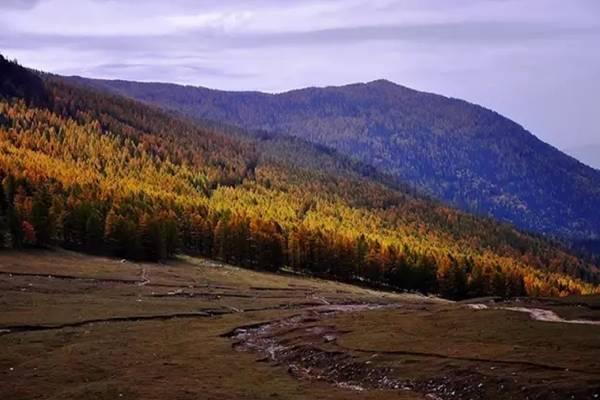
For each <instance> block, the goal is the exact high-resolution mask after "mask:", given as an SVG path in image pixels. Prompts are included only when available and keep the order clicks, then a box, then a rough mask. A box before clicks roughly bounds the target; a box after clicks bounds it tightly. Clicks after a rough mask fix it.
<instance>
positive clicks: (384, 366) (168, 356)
mask: <svg viewBox="0 0 600 400" xmlns="http://www.w3.org/2000/svg"><path fill="white" fill-rule="evenodd" d="M599 303H600V301H598V299H597V298H572V299H567V300H555V299H543V300H527V301H525V300H521V301H513V302H500V303H499V302H494V301H492V299H482V300H480V301H476V302H471V304H457V303H450V302H446V301H442V300H437V299H432V298H427V297H423V296H418V295H400V294H390V293H381V292H377V291H372V290H367V289H362V288H357V287H353V286H350V285H344V284H340V283H334V282H327V281H322V280H317V279H307V278H301V277H293V276H286V275H277V274H266V273H258V272H252V271H247V270H243V269H238V268H233V267H229V266H224V265H221V264H218V263H215V262H211V261H206V260H198V259H189V258H188V259H182V260H179V261H177V262H172V263H169V265H158V264H135V263H130V262H120V261H119V260H113V259H105V258H100V257H89V256H83V255H79V254H76V253H69V252H62V251H61V252H43V253H42V252H27V253H18V252H5V253H0V349H1V352H0V398H3V399H4V398H7V399H82V398H94V399H116V398H123V399H424V398H430V399H436V398H439V399H496V398H497V399H526V398H529V399H569V398H574V399H588V398H589V399H597V398H600V397H599V396H600V326H599V325H593V324H587V323H565V322H560V321H552V322H549V321H536V320H534V319H533V318H534V315H532V314H531V313H529V312H522V311H518V310H509V309H505V308H514V309H516V308H525V309H540V310H546V311H548V312H553V313H555V314H556V315H557V316H559V317H560V318H562V319H568V320H582V321H598V320H600V310H599V308H598V306H599V305H600V304H599ZM474 304H475V305H476V306H473V305H474Z"/></svg>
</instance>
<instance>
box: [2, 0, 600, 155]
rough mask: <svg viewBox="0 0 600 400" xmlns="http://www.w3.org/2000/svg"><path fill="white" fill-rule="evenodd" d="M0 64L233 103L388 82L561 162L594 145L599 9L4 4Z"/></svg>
mask: <svg viewBox="0 0 600 400" xmlns="http://www.w3.org/2000/svg"><path fill="white" fill-rule="evenodd" d="M0 52H1V53H4V55H6V56H8V57H9V58H11V59H12V58H16V59H17V60H18V61H19V62H20V63H22V64H24V65H26V66H29V67H34V68H37V69H42V70H46V71H51V72H55V73H59V74H68V75H83V76H89V77H98V78H121V79H131V80H142V81H161V82H176V83H183V84H191V85H200V86H207V87H211V88H219V89H231V90H262V91H268V92H279V91H284V90H288V89H293V88H299V87H305V86H325V85H340V84H346V83H351V82H357V81H370V80H374V79H379V78H386V79H389V80H392V81H395V82H397V83H400V84H403V85H406V86H409V87H413V88H415V89H419V90H424V91H430V92H435V93H440V94H445V95H448V96H454V97H460V98H464V99H466V100H469V101H473V102H476V103H479V104H482V105H484V106H486V107H489V108H492V109H494V110H496V111H498V112H500V113H502V114H504V115H507V116H508V117H510V118H512V119H514V120H516V121H517V122H519V123H521V124H522V125H524V126H525V127H526V128H528V129H529V130H531V131H532V132H533V133H534V134H536V135H537V136H538V137H540V138H542V139H543V140H545V141H547V142H549V143H551V144H553V145H555V146H557V147H559V148H562V149H566V148H573V147H580V146H585V145H588V144H592V143H600V1H597V0H453V1H448V0H438V1H436V0H330V1H326V0H320V1H317V0H305V1H292V0H229V1H228V0H220V1H219V0H207V1H202V0H197V1H193V0H168V1H165V0H143V1H142V0H0Z"/></svg>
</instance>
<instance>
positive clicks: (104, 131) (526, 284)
mask: <svg viewBox="0 0 600 400" xmlns="http://www.w3.org/2000/svg"><path fill="white" fill-rule="evenodd" d="M0 98H1V100H0V181H1V182H2V184H1V185H0V240H1V244H2V246H3V247H13V248H24V247H53V246H60V247H65V248H68V249H76V250H80V251H84V252H89V253H93V254H106V255H114V256H117V257H122V258H127V259H132V260H149V261H160V260H166V259H168V258H169V257H172V256H174V255H175V254H178V253H189V254H197V255H203V256H206V257H210V258H216V259H219V260H223V261H226V262H228V263H232V264H235V265H239V266H243V267H247V268H253V269H264V270H269V271H280V270H286V271H289V270H293V271H296V272H300V273H307V274H312V275H316V276H322V277H327V278H332V279H337V280H341V281H347V282H362V283H364V284H367V285H373V286H381V287H388V288H393V289H407V290H418V291H422V292H426V293H440V294H441V295H443V296H445V297H448V298H454V299H460V298H466V297H476V296H485V295H496V296H523V295H530V296H556V295H568V294H578V293H581V294H588V293H598V292H599V289H598V283H599V282H600V272H599V269H598V267H597V266H596V265H593V263H591V262H590V261H587V260H585V259H582V258H580V257H578V256H576V255H574V254H572V253H571V252H569V251H568V250H567V249H566V248H564V247H563V246H561V245H560V244H558V243H555V242H552V241H549V240H547V239H545V238H543V237H538V236H532V235H529V234H526V233H524V232H521V231H519V230H517V229H515V228H514V227H512V226H510V225H508V224H503V223H499V222H496V221H494V220H491V219H488V218H482V217H476V216H472V215H469V214H466V213H464V212H462V211H458V210H456V209H454V208H450V207H448V206H445V205H443V204H441V203H439V202H437V201H435V200H433V199H430V198H427V197H425V196H422V195H420V194H418V193H415V192H414V191H412V190H409V189H407V188H406V187H403V186H402V185H398V184H397V183H394V182H393V181H392V180H389V179H387V178H386V176H385V175H382V174H379V173H378V172H377V171H374V170H372V169H369V168H367V167H365V166H363V165H360V164H359V163H357V162H355V161H352V160H349V159H347V158H345V157H344V156H342V155H339V154H337V153H336V152H335V151H331V150H329V149H325V148H320V147H318V146H315V145H311V144H309V143H307V142H304V141H302V140H299V139H293V138H286V137H282V136H278V137H270V136H269V135H264V136H260V135H249V134H248V135H246V134H244V133H243V132H239V131H235V132H233V131H234V130H233V129H229V128H228V127H226V126H220V125H219V124H208V123H206V124H202V123H199V122H197V121H190V120H186V119H185V118H184V117H181V116H178V115H174V114H168V113H166V112H164V111H160V110H158V109H156V108H154V107H152V106H148V105H144V104H142V103H139V102H136V101H134V100H131V99H127V98H124V97H120V96H117V95H112V94H107V93H103V92H101V91H96V90H93V89H90V88H84V87H80V86H77V85H76V84H74V83H70V82H67V81H65V80H63V79H61V78H59V77H54V76H50V75H46V74H42V73H37V72H32V71H30V70H26V69H24V68H23V67H21V66H19V65H17V64H16V63H13V62H10V61H7V60H5V59H3V58H1V59H0Z"/></svg>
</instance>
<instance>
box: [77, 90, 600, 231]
mask: <svg viewBox="0 0 600 400" xmlns="http://www.w3.org/2000/svg"><path fill="white" fill-rule="evenodd" d="M71 79H72V80H75V81H78V82H79V83H83V84H86V85H91V86H94V87H97V88H103V89H107V90H111V91H113V92H117V93H120V94H124V95H127V96H130V97H133V98H136V99H139V100H142V101H145V102H148V103H152V104H155V105H159V106H162V107H164V108H166V109H169V110H175V111H178V112H181V113H183V114H185V115H187V116H191V117H194V118H199V119H211V120H218V121H223V122H226V123H230V124H235V125H237V126H240V127H243V128H246V129H256V130H265V131H269V132H272V133H275V134H284V135H292V136H297V137H301V138H304V139H307V140H309V141H312V142H314V143H319V144H322V145H325V146H329V147H331V148H334V149H337V150H338V151H339V152H341V153H343V154H346V155H349V156H351V157H355V158H356V159H358V160H360V161H362V162H365V163H368V164H370V165H372V166H374V167H376V168H377V169H380V170H382V171H385V172H387V173H390V174H393V175H394V176H396V177H397V178H399V179H400V180H402V181H405V182H407V183H409V184H411V185H414V186H416V187H418V188H420V189H421V190H424V191H425V192H427V193H429V194H431V195H434V196H436V197H438V198H440V199H442V200H445V201H447V202H450V203H451V204H455V205H457V206H459V207H461V208H463V209H465V210H468V211H471V212H476V213H481V214H487V215H491V216H493V217H495V218H498V219H501V220H505V221H510V222H512V223H514V224H516V225H517V226H519V227H521V228H524V229H527V230H530V231H535V232H541V233H544V234H551V235H558V236H562V237H568V238H577V239H581V238H589V237H594V236H599V235H600V213H599V212H598V210H599V209H600V171H597V170H594V169H592V168H590V167H588V166H586V165H584V164H582V163H580V162H578V161H577V160H575V159H573V158H571V157H569V156H567V155H565V154H564V153H562V152H560V151H559V150H557V149H556V148H554V147H552V146H550V145H548V144H546V143H544V142H542V141H541V140H539V139H538V138H536V137H535V136H534V135H532V134H531V133H529V132H528V131H526V130H525V129H524V128H523V127H521V126H520V125H518V124H517V123H515V122H513V121H511V120H509V119H507V118H505V117H503V116H501V115H499V114H498V113H496V112H493V111H490V110H488V109H485V108H483V107H480V106H478V105H475V104H471V103H468V102H466V101H462V100H458V99H453V98H448V97H444V96H440V95H436V94H431V93H423V92H418V91H416V90H412V89H409V88H406V87H403V86H400V85H397V84H394V83H392V82H389V81H385V80H379V81H374V82H370V83H367V84H362V83H361V84H352V85H347V86H341V87H326V88H307V89H301V90H293V91H290V92H286V93H281V94H276V95H273V94H266V93H259V92H225V91H218V90H210V89H206V88H199V87H190V86H185V87H184V86H178V85H173V84H161V83H138V82H128V81H107V80H89V79H83V78H71Z"/></svg>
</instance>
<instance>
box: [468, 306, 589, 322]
mask: <svg viewBox="0 0 600 400" xmlns="http://www.w3.org/2000/svg"><path fill="white" fill-rule="evenodd" d="M468 307H469V308H472V309H474V310H487V309H494V310H507V311H515V312H523V313H527V314H529V316H530V317H531V319H533V320H535V321H544V322H562V323H565V324H585V325H600V321H592V320H587V319H565V318H562V317H560V316H559V315H558V314H556V313H555V312H554V311H550V310H545V309H543V308H529V307H489V306H488V305H486V304H468Z"/></svg>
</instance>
